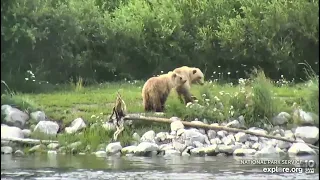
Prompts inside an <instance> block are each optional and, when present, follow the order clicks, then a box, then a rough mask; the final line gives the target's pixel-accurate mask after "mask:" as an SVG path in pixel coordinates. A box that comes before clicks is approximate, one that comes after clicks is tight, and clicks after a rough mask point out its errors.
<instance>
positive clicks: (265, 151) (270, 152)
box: [255, 145, 281, 158]
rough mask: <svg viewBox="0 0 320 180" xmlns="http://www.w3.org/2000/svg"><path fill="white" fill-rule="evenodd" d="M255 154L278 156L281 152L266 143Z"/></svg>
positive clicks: (258, 155)
mask: <svg viewBox="0 0 320 180" xmlns="http://www.w3.org/2000/svg"><path fill="white" fill-rule="evenodd" d="M255 156H256V157H262V158H280V156H281V154H280V152H279V151H278V150H277V149H276V148H274V147H273V146H270V145H268V146H266V147H263V148H262V149H261V150H260V151H257V152H256V154H255Z"/></svg>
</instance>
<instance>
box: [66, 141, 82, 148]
mask: <svg viewBox="0 0 320 180" xmlns="http://www.w3.org/2000/svg"><path fill="white" fill-rule="evenodd" d="M81 144H82V143H81V142H80V141H77V142H74V143H71V144H69V145H68V148H69V149H75V148H78V147H79V146H80V145H81Z"/></svg>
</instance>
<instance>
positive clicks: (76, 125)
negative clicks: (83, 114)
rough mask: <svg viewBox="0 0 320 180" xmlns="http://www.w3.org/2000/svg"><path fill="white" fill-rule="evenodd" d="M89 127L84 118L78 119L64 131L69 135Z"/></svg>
mask: <svg viewBox="0 0 320 180" xmlns="http://www.w3.org/2000/svg"><path fill="white" fill-rule="evenodd" d="M86 127H87V125H86V123H85V122H84V120H83V119H82V118H77V119H75V120H73V121H72V123H71V124H70V126H69V127H66V128H65V129H64V130H65V132H66V133H67V134H72V133H75V132H77V131H79V130H81V129H84V128H86Z"/></svg>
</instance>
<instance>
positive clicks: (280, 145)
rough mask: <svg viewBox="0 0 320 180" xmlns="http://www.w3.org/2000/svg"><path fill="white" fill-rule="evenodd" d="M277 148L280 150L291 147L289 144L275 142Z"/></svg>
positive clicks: (279, 141)
mask: <svg viewBox="0 0 320 180" xmlns="http://www.w3.org/2000/svg"><path fill="white" fill-rule="evenodd" d="M276 144H277V147H278V148H280V149H288V148H289V147H290V146H291V143H290V142H287V141H281V140H277V143H276Z"/></svg>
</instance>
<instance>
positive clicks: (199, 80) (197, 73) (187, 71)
mask: <svg viewBox="0 0 320 180" xmlns="http://www.w3.org/2000/svg"><path fill="white" fill-rule="evenodd" d="M173 72H175V73H178V74H180V75H181V76H182V77H183V78H184V79H186V80H187V82H186V83H184V84H182V85H180V86H177V87H176V88H175V89H176V92H177V94H178V97H179V99H180V101H181V102H182V103H183V99H182V97H181V96H183V98H184V103H185V104H187V103H188V102H193V98H192V97H194V96H192V94H191V93H190V88H191V84H200V85H203V84H204V75H203V73H202V71H201V70H200V69H199V68H196V67H188V66H182V67H179V68H176V69H174V70H173Z"/></svg>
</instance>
